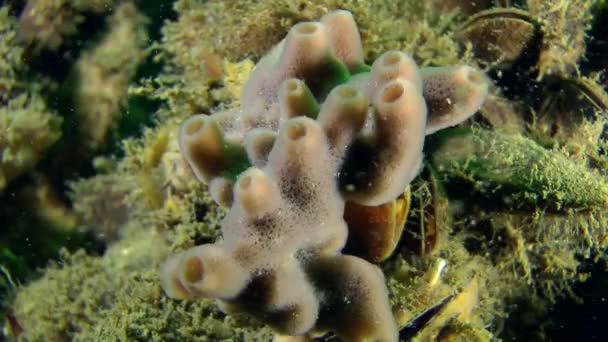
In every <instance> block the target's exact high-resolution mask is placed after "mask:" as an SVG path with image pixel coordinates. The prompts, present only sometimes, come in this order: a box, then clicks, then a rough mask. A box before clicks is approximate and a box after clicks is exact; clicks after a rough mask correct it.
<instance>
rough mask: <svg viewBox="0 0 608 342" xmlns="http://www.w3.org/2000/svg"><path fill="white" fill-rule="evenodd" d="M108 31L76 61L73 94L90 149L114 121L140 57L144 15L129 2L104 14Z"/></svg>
mask: <svg viewBox="0 0 608 342" xmlns="http://www.w3.org/2000/svg"><path fill="white" fill-rule="evenodd" d="M107 25H108V28H109V31H108V32H107V33H106V34H105V36H104V38H103V39H102V40H101V42H100V43H99V44H98V45H97V46H95V47H94V48H93V49H91V50H89V51H86V52H85V53H83V55H82V56H81V57H80V58H79V60H78V61H77V62H76V65H75V68H74V73H75V74H76V79H77V81H78V83H77V85H76V87H77V89H76V93H75V104H76V111H77V114H78V120H79V130H80V134H82V135H83V140H84V143H85V144H86V145H87V147H89V148H90V149H92V150H95V149H97V148H99V146H101V145H102V144H103V143H104V141H105V138H106V136H107V134H108V131H109V130H110V129H111V128H112V127H113V125H114V124H115V123H116V122H117V121H118V115H119V114H120V109H121V106H122V105H123V104H124V101H125V99H126V95H127V88H128V86H129V83H130V82H131V79H132V78H133V76H135V72H136V69H137V66H138V65H139V63H140V62H141V61H142V60H143V58H144V52H143V48H142V47H143V46H144V44H145V43H146V41H147V34H146V31H145V18H144V17H143V16H141V15H140V14H139V12H138V10H137V8H136V7H135V5H133V4H132V3H130V2H126V3H124V4H121V5H119V6H117V7H116V9H115V11H114V13H113V14H112V16H110V17H108V20H107Z"/></svg>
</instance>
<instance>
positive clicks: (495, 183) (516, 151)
mask: <svg viewBox="0 0 608 342" xmlns="http://www.w3.org/2000/svg"><path fill="white" fill-rule="evenodd" d="M439 135H440V136H439V138H438V140H441V141H440V142H439V143H438V145H440V146H438V147H437V149H436V150H435V151H433V153H432V157H431V160H432V163H433V164H434V165H435V167H436V168H437V169H438V170H439V171H440V172H441V173H443V174H445V175H447V176H450V177H457V178H461V179H465V180H467V181H469V182H471V183H472V184H473V186H474V188H475V189H477V190H478V191H480V192H482V193H484V194H488V195H491V196H494V197H496V195H495V193H499V195H498V196H502V199H503V201H505V202H508V203H513V204H514V206H517V204H518V203H519V204H528V205H529V206H532V207H535V206H538V207H546V208H551V209H556V210H561V209H564V208H572V209H591V208H601V209H606V208H607V207H608V184H606V181H605V179H604V178H603V177H602V176H601V175H600V174H599V173H597V172H594V171H592V170H588V169H586V168H585V167H582V166H581V165H579V164H576V163H575V162H573V161H571V160H570V159H568V158H566V157H565V156H562V155H560V154H559V153H556V152H554V151H550V150H547V149H545V148H543V147H542V146H540V145H538V144H536V143H535V142H534V141H533V140H531V139H529V138H525V137H523V136H520V135H512V134H505V133H501V132H498V131H489V130H484V129H471V130H468V131H458V132H457V131H452V132H449V133H447V134H445V136H441V134H439Z"/></svg>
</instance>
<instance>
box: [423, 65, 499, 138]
mask: <svg viewBox="0 0 608 342" xmlns="http://www.w3.org/2000/svg"><path fill="white" fill-rule="evenodd" d="M421 73H422V79H423V85H424V86H423V87H424V98H425V99H426V101H427V105H428V108H429V115H428V122H427V128H426V133H427V134H432V133H434V132H436V131H438V130H440V129H444V128H447V127H450V126H454V125H456V124H458V123H460V122H462V121H464V120H466V119H468V118H469V117H470V116H471V115H473V114H475V112H477V111H478V110H479V108H480V107H481V105H482V104H483V102H484V100H485V98H486V96H487V95H488V87H489V81H488V79H487V77H486V76H485V75H483V74H482V73H481V71H479V70H477V69H474V68H472V67H470V66H466V65H465V66H455V67H429V68H423V69H422V70H421Z"/></svg>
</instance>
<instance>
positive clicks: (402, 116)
mask: <svg viewBox="0 0 608 342" xmlns="http://www.w3.org/2000/svg"><path fill="white" fill-rule="evenodd" d="M373 104H374V127H375V130H374V134H373V136H371V137H368V139H366V140H364V142H363V143H362V144H361V145H359V149H355V150H354V151H352V154H351V155H349V157H350V158H353V159H357V158H361V155H369V156H370V159H369V160H367V162H366V163H365V164H364V165H360V166H359V169H363V170H360V172H358V173H356V174H354V175H353V176H352V177H350V178H348V179H347V181H346V183H345V184H343V191H344V194H345V196H346V198H347V199H348V200H350V201H354V202H356V203H359V204H362V205H368V206H373V205H380V204H383V203H386V202H388V201H390V200H392V199H394V198H396V197H397V196H399V194H400V193H401V191H402V189H404V188H405V186H406V185H407V184H408V183H409V182H411V181H412V179H413V178H414V177H415V176H416V175H417V174H418V171H419V169H420V166H421V161H422V147H423V144H424V136H425V134H424V131H425V127H426V120H427V119H426V104H425V101H424V98H423V97H422V94H421V93H420V91H419V89H418V88H417V87H416V86H415V85H414V84H412V83H411V82H409V81H407V80H402V79H398V80H393V81H390V82H388V83H386V84H384V86H382V87H381V88H380V89H378V91H377V92H376V94H375V96H374V102H373ZM348 162H349V161H348V160H347V163H348ZM347 176H348V175H347Z"/></svg>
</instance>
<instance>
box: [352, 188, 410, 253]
mask: <svg viewBox="0 0 608 342" xmlns="http://www.w3.org/2000/svg"><path fill="white" fill-rule="evenodd" d="M410 196H411V194H410V188H409V186H408V187H406V189H405V191H404V192H403V193H402V194H401V195H400V196H399V197H397V198H396V199H394V200H392V201H390V202H388V203H385V204H383V205H380V206H375V207H369V206H363V205H360V204H357V203H354V202H346V205H345V208H344V220H345V221H346V223H347V224H348V241H347V244H346V247H345V252H347V253H349V254H354V255H357V256H360V257H362V258H364V259H367V260H369V261H372V262H382V261H384V260H386V259H387V258H388V257H390V256H391V254H392V253H393V251H394V250H395V248H396V247H397V244H398V243H399V240H400V238H401V233H402V231H403V226H404V223H405V220H406V218H407V215H408V212H409V206H410Z"/></svg>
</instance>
